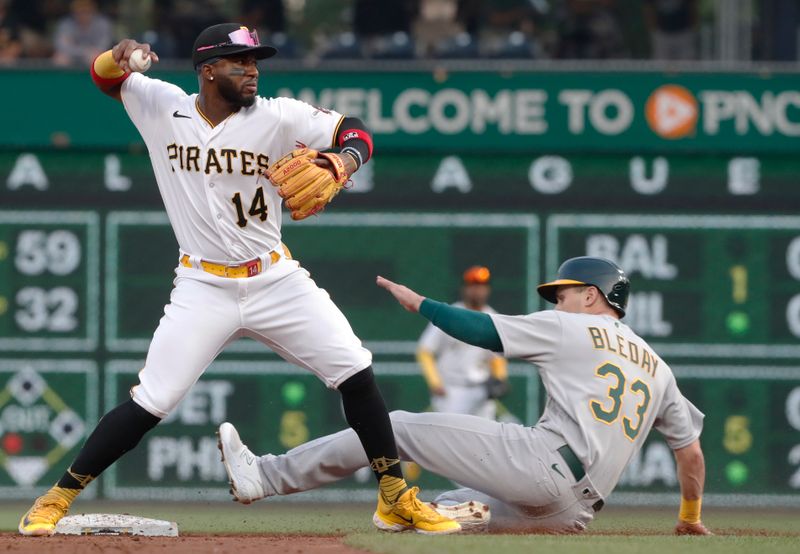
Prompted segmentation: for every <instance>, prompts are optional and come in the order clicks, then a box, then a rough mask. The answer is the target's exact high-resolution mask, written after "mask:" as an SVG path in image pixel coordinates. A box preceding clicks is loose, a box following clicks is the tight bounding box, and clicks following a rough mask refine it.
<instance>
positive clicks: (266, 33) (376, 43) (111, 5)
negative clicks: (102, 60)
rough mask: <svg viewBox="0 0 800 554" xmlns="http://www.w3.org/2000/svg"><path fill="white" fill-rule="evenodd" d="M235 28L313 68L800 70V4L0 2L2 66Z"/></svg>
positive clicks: (181, 42) (174, 55)
mask: <svg viewBox="0 0 800 554" xmlns="http://www.w3.org/2000/svg"><path fill="white" fill-rule="evenodd" d="M225 20H238V21H241V22H242V23H244V24H246V25H248V26H250V27H254V28H256V29H258V31H259V34H260V36H261V37H262V42H270V43H272V44H275V45H277V46H278V47H279V48H280V49H281V56H282V57H283V58H289V59H292V58H295V59H297V58H300V59H304V60H320V59H322V60H325V59H355V60H359V59H374V60H389V59H400V60H403V59H405V60H409V59H430V58H434V59H476V58H483V59H540V60H542V59H543V60H550V59H638V60H647V59H663V60H714V61H751V60H769V61H797V60H798V50H800V41H799V40H798V35H800V1H798V0H491V1H490V0H233V1H230V0H227V1H223V0H193V1H189V0H72V1H69V0H0V64H6V65H8V64H13V63H15V61H16V60H19V59H38V60H50V61H51V62H52V63H54V64H57V65H61V66H69V65H82V64H86V63H87V61H88V60H90V59H91V58H92V57H93V56H94V55H95V54H97V53H98V52H101V51H103V50H105V49H107V48H109V47H110V46H111V45H112V44H114V42H115V41H116V40H118V39H119V38H122V37H133V38H137V39H138V40H140V41H145V42H149V43H151V44H152V45H153V47H154V49H155V50H156V51H157V52H158V53H159V55H160V56H161V58H162V59H185V58H188V57H189V54H190V51H191V45H192V42H193V40H194V38H195V36H196V35H197V34H198V32H199V31H200V30H201V29H203V28H204V27H206V26H207V25H209V24H213V23H216V22H220V21H225ZM643 30H646V32H643Z"/></svg>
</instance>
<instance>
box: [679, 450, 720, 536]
mask: <svg viewBox="0 0 800 554" xmlns="http://www.w3.org/2000/svg"><path fill="white" fill-rule="evenodd" d="M675 461H676V462H677V465H678V481H679V482H680V485H681V509H680V514H679V515H678V523H677V524H676V525H675V533H676V534H677V535H711V534H712V533H711V531H709V530H708V529H706V527H705V525H703V522H702V521H701V520H700V510H701V507H702V499H703V486H704V484H705V480H706V463H705V459H704V458H703V450H702V449H701V448H700V441H699V440H696V441H694V442H693V443H691V444H690V445H688V446H686V447H684V448H679V449H678V450H675Z"/></svg>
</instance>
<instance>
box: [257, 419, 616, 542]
mask: <svg viewBox="0 0 800 554" xmlns="http://www.w3.org/2000/svg"><path fill="white" fill-rule="evenodd" d="M390 416H391V419H392V427H393V428H394V434H395V439H396V441H397V447H398V449H399V451H400V457H401V459H403V460H406V461H412V462H415V463H417V464H419V465H420V466H421V467H423V468H424V469H426V470H428V471H431V472H433V473H436V474H438V475H441V476H443V477H446V478H448V479H450V480H452V481H455V482H457V483H459V484H461V485H463V486H464V487H465V488H462V489H457V490H454V491H449V492H446V493H444V494H442V495H440V496H439V498H437V499H436V501H437V502H442V503H444V504H447V503H459V502H464V501H467V500H478V501H480V502H483V503H485V504H487V505H488V506H489V507H490V508H491V511H492V522H491V526H492V528H503V529H506V528H507V529H516V530H530V531H537V530H539V531H549V532H572V533H574V532H578V531H582V530H584V529H585V528H586V526H587V525H588V523H589V522H590V521H591V520H592V519H593V517H594V510H593V509H592V505H593V504H595V502H597V501H598V500H599V499H600V496H599V495H598V494H597V492H596V491H595V489H594V487H593V486H592V485H591V483H590V482H589V479H588V477H584V478H583V479H581V481H580V482H577V483H576V481H575V478H574V477H573V475H572V473H571V472H570V470H569V468H568V467H567V464H566V463H565V462H564V460H563V458H561V456H560V455H559V454H558V452H556V451H555V449H553V448H549V447H547V446H545V442H551V443H552V441H545V440H544V437H543V432H540V431H539V430H538V429H536V428H535V427H525V426H522V425H518V424H513V423H499V422H496V421H491V420H488V419H484V418H479V417H475V416H470V415H461V414H442V413H420V414H417V413H410V412H403V411H395V412H391V414H390ZM556 448H557V447H556ZM365 460H366V457H365V454H364V450H363V448H362V447H361V443H360V441H359V440H358V436H357V435H356V434H355V432H354V431H353V430H352V429H346V430H344V431H340V432H339V433H335V434H333V435H328V436H325V437H321V438H318V439H315V440H313V441H310V442H307V443H305V444H303V445H301V446H298V447H297V448H293V449H292V450H289V451H288V452H287V453H286V454H282V455H279V456H273V455H266V456H262V457H261V458H259V467H260V469H261V475H262V477H263V480H264V485H265V488H266V490H267V495H268V496H272V495H276V494H278V495H285V494H291V493H295V492H301V491H306V490H310V489H314V488H317V487H320V486H322V485H326V484H328V483H333V482H335V481H338V480H340V479H344V478H345V477H348V476H350V475H352V474H353V473H354V472H356V471H357V470H358V469H360V468H362V467H364V466H365V465H366V464H365ZM554 468H557V469H554Z"/></svg>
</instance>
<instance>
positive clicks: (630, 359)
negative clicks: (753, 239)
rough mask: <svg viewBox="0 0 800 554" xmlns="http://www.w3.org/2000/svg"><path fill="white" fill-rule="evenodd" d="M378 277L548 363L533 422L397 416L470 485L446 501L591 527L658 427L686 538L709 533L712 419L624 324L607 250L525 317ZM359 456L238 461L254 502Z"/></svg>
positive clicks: (323, 451)
mask: <svg viewBox="0 0 800 554" xmlns="http://www.w3.org/2000/svg"><path fill="white" fill-rule="evenodd" d="M378 285H380V286H381V287H383V288H385V289H387V290H388V291H389V292H390V293H391V294H392V295H394V297H395V298H396V299H397V300H398V301H399V303H400V304H401V305H402V306H403V307H404V308H406V309H407V310H409V311H411V312H419V313H420V314H421V315H423V316H424V317H426V318H428V319H429V320H430V321H432V322H433V323H434V325H436V326H438V327H439V328H441V329H442V330H443V331H445V332H446V333H448V334H449V335H451V336H454V337H456V338H458V339H459V340H463V341H465V342H469V343H471V344H474V345H476V346H480V347H483V348H489V349H491V350H493V351H496V352H499V351H502V352H504V353H505V355H506V356H508V357H510V358H520V359H523V360H526V361H529V362H531V363H532V364H535V365H536V367H537V368H538V371H539V375H540V376H541V378H542V382H543V383H544V387H545V390H546V391H547V403H546V407H545V410H544V413H543V414H542V416H541V418H540V419H539V421H538V423H537V424H536V425H535V426H534V427H524V426H522V425H518V424H508V423H499V422H495V421H490V420H487V419H483V418H478V417H474V416H468V415H457V414H440V413H423V414H413V413H408V412H392V422H393V425H394V430H395V436H396V438H397V444H398V446H399V448H400V455H401V457H402V458H403V459H406V460H411V461H414V462H416V463H418V464H419V465H420V466H422V467H424V468H425V469H428V470H430V471H432V472H434V473H438V474H440V475H442V476H444V477H447V478H449V479H452V480H453V481H456V482H458V483H460V484H462V485H463V486H464V487H466V488H463V489H458V490H454V491H450V492H448V493H445V494H443V495H442V496H441V497H439V498H438V499H437V503H442V504H455V503H463V502H465V501H467V500H476V501H480V502H483V503H485V504H486V505H488V506H489V507H490V508H491V522H492V523H491V525H492V526H496V527H499V528H516V529H527V530H546V531H555V532H579V531H582V530H584V529H585V528H586V526H587V525H588V524H589V522H590V521H591V520H592V519H593V517H594V514H595V513H596V512H597V511H599V510H600V509H601V508H602V507H603V504H604V502H605V499H606V498H608V496H609V495H610V494H611V492H612V490H613V489H614V487H615V485H616V484H617V481H618V480H619V478H620V475H621V474H622V472H623V470H624V469H625V466H626V465H627V464H628V462H629V461H630V459H631V458H632V457H633V456H634V455H635V454H636V452H637V451H638V450H639V449H640V448H641V447H642V444H643V443H644V440H645V438H646V437H647V435H648V433H649V432H650V430H651V428H656V429H657V430H658V431H660V432H661V433H662V435H664V437H665V438H666V441H667V443H668V444H669V446H670V447H671V448H672V449H673V451H674V453H675V459H676V462H677V469H678V479H679V481H680V488H681V496H682V499H681V506H680V512H679V516H678V523H677V525H676V526H675V532H677V533H679V534H708V531H707V530H706V528H705V527H704V526H703V524H702V523H701V520H700V510H701V498H702V493H703V485H704V481H705V463H704V460H703V453H702V450H701V448H700V442H699V436H700V432H701V429H702V421H703V414H702V413H701V412H700V411H699V410H698V409H697V408H696V407H694V406H693V405H692V404H691V403H690V402H689V401H688V400H687V399H686V398H684V397H683V396H682V395H681V392H680V390H678V387H677V385H676V383H675V377H674V376H673V374H672V371H671V369H670V367H669V366H668V365H667V364H666V362H664V360H662V359H661V358H660V357H659V356H658V355H657V354H656V353H655V352H654V351H653V349H652V348H651V347H650V345H648V344H647V342H645V341H644V340H643V339H642V338H641V337H639V336H637V335H636V333H634V332H633V331H632V330H631V329H630V328H629V327H628V326H627V325H625V324H624V323H622V321H621V318H622V317H623V316H624V315H625V307H626V304H627V299H628V292H629V282H628V279H627V277H626V276H625V274H624V272H623V271H622V270H621V269H620V268H619V267H617V266H616V265H615V264H613V263H612V262H610V261H608V260H605V259H602V258H591V257H580V258H573V259H570V260H567V261H566V262H564V264H562V266H561V268H560V269H559V272H558V277H557V278H556V279H555V280H553V281H551V282H548V283H545V284H542V285H539V287H538V291H539V294H540V295H541V296H542V297H544V298H545V299H546V300H548V301H549V302H553V303H555V309H554V310H546V311H541V312H535V313H532V314H529V315H517V316H510V315H500V314H483V313H480V312H476V311H474V310H464V309H461V308H456V307H453V306H449V305H447V304H443V303H440V302H436V301H434V300H431V299H429V298H424V297H423V296H420V295H419V294H417V293H416V292H414V291H412V290H410V289H408V288H406V287H404V286H402V285H398V284H396V283H393V282H391V281H389V280H387V279H384V278H382V277H378ZM221 430H224V431H225V433H224V434H225V441H224V444H223V446H224V447H225V448H227V449H229V450H230V451H232V452H234V451H235V452H240V453H246V454H247V455H252V454H251V453H250V451H249V450H247V447H246V446H244V445H243V444H242V442H241V440H240V439H239V437H238V435H237V434H236V431H235V429H234V428H233V426H231V425H230V424H228V423H224V424H222V426H221ZM358 450H359V448H358V439H357V437H356V436H355V434H354V433H353V432H352V431H350V430H346V431H341V432H339V433H337V434H334V435H330V436H327V437H322V438H319V439H316V440H314V441H311V442H309V443H306V444H304V445H302V446H299V447H298V448H295V449H293V450H290V451H289V452H287V453H286V454H283V455H279V456H273V455H271V454H268V455H266V456H262V457H261V458H259V463H258V470H256V469H255V468H254V467H253V466H252V465H251V466H247V465H246V464H236V465H235V466H232V467H231V468H229V471H230V477H231V479H232V481H233V482H235V483H239V484H240V489H245V490H243V491H242V492H241V494H247V495H249V497H250V498H251V499H256V498H261V497H265V496H271V495H279V494H289V493H292V492H298V491H303V490H307V489H312V488H314V487H318V486H320V485H324V484H326V483H330V482H333V481H336V480H337V479H341V478H343V477H345V476H348V475H350V474H351V473H353V472H354V471H356V470H358V469H359V468H360V467H361V466H363V465H364V462H363V453H362V452H359V451H358ZM322 460H325V461H326V464H325V465H324V466H323V465H321V463H320V462H321V461H322Z"/></svg>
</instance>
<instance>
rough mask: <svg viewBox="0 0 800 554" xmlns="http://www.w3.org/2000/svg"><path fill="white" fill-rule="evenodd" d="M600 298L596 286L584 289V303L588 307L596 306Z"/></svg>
mask: <svg viewBox="0 0 800 554" xmlns="http://www.w3.org/2000/svg"><path fill="white" fill-rule="evenodd" d="M598 299H599V295H598V290H597V287H595V286H588V287H585V288H584V289H583V305H584V307H586V308H591V307H592V306H594V305H595V304H596V303H597V301H598Z"/></svg>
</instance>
